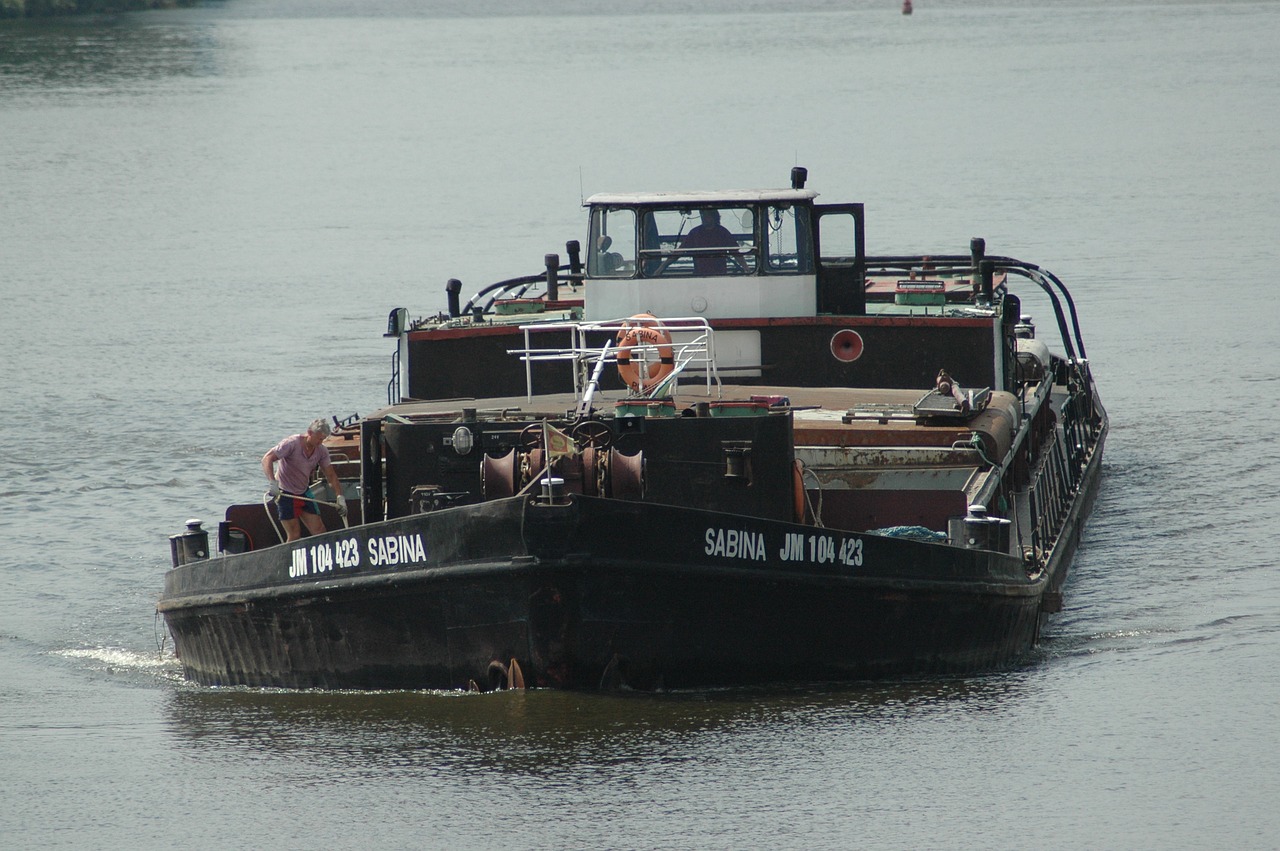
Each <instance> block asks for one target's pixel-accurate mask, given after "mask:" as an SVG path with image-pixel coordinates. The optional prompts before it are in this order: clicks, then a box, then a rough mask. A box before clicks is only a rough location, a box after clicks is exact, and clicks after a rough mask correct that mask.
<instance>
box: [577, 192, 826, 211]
mask: <svg viewBox="0 0 1280 851" xmlns="http://www.w3.org/2000/svg"><path fill="white" fill-rule="evenodd" d="M817 197H818V193H817V192H814V191H813V190H812V189H730V190H719V191H708V190H696V191H693V192H621V193H619V192H599V193H596V194H595V195H592V196H591V197H590V198H588V199H587V200H586V201H583V202H582V204H583V206H584V207H684V206H716V205H724V206H731V205H733V204H760V203H776V202H779V201H781V202H783V203H791V204H794V203H797V202H803V201H812V200H813V199H814V198H817Z"/></svg>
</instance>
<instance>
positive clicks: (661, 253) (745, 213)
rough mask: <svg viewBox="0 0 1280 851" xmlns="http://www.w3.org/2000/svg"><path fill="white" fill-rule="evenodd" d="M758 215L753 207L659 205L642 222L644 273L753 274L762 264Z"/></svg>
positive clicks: (654, 275) (669, 275) (642, 264)
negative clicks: (757, 236) (760, 261)
mask: <svg viewBox="0 0 1280 851" xmlns="http://www.w3.org/2000/svg"><path fill="white" fill-rule="evenodd" d="M755 219H756V216H755V211H754V210H753V209H752V208H750V207H732V206H689V207H679V208H675V209H655V210H648V211H646V212H645V213H644V216H643V219H642V223H641V230H642V233H641V239H640V268H641V271H642V274H643V275H644V276H645V277H710V276H716V275H751V274H755V272H756V270H757V268H758V266H759V251H758V245H757V239H756V222H755Z"/></svg>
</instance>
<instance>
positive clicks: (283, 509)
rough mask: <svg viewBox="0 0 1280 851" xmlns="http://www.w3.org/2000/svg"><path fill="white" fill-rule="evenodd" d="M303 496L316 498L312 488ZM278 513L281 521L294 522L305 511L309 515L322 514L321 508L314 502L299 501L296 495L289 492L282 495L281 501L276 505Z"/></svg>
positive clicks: (307, 500)
mask: <svg viewBox="0 0 1280 851" xmlns="http://www.w3.org/2000/svg"><path fill="white" fill-rule="evenodd" d="M302 495H303V496H306V497H314V494H312V493H311V490H310V488H308V489H307V492H306V493H304V494H302ZM276 511H277V512H279V514H280V519H281V520H293V519H294V518H296V517H297V516H298V514H299V513H301V512H303V511H305V512H306V513H307V514H319V513H320V509H319V507H318V506H317V505H316V504H315V503H314V502H311V501H310V500H309V499H298V497H297V495H296V494H291V493H289V492H288V491H285V492H284V493H282V494H280V501H279V502H277V503H276Z"/></svg>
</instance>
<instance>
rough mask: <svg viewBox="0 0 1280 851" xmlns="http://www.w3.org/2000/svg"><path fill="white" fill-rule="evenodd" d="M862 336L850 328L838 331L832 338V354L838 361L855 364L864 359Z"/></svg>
mask: <svg viewBox="0 0 1280 851" xmlns="http://www.w3.org/2000/svg"><path fill="white" fill-rule="evenodd" d="M862 349H863V345H862V335H861V334H859V333H858V332H857V331H854V330H852V329H850V328H845V329H843V330H841V331H837V332H836V333H835V335H834V336H833V337H832V338H831V354H832V355H833V356H834V357H835V359H836V360H838V361H843V362H844V363H853V362H854V361H856V360H857V359H858V358H860V357H862Z"/></svg>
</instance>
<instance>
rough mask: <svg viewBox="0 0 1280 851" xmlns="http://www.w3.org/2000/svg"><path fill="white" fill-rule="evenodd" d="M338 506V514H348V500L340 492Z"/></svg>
mask: <svg viewBox="0 0 1280 851" xmlns="http://www.w3.org/2000/svg"><path fill="white" fill-rule="evenodd" d="M336 506H337V509H338V516H339V517H346V516H347V500H346V499H345V498H344V497H343V496H342V494H338V500H337V503H336Z"/></svg>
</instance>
